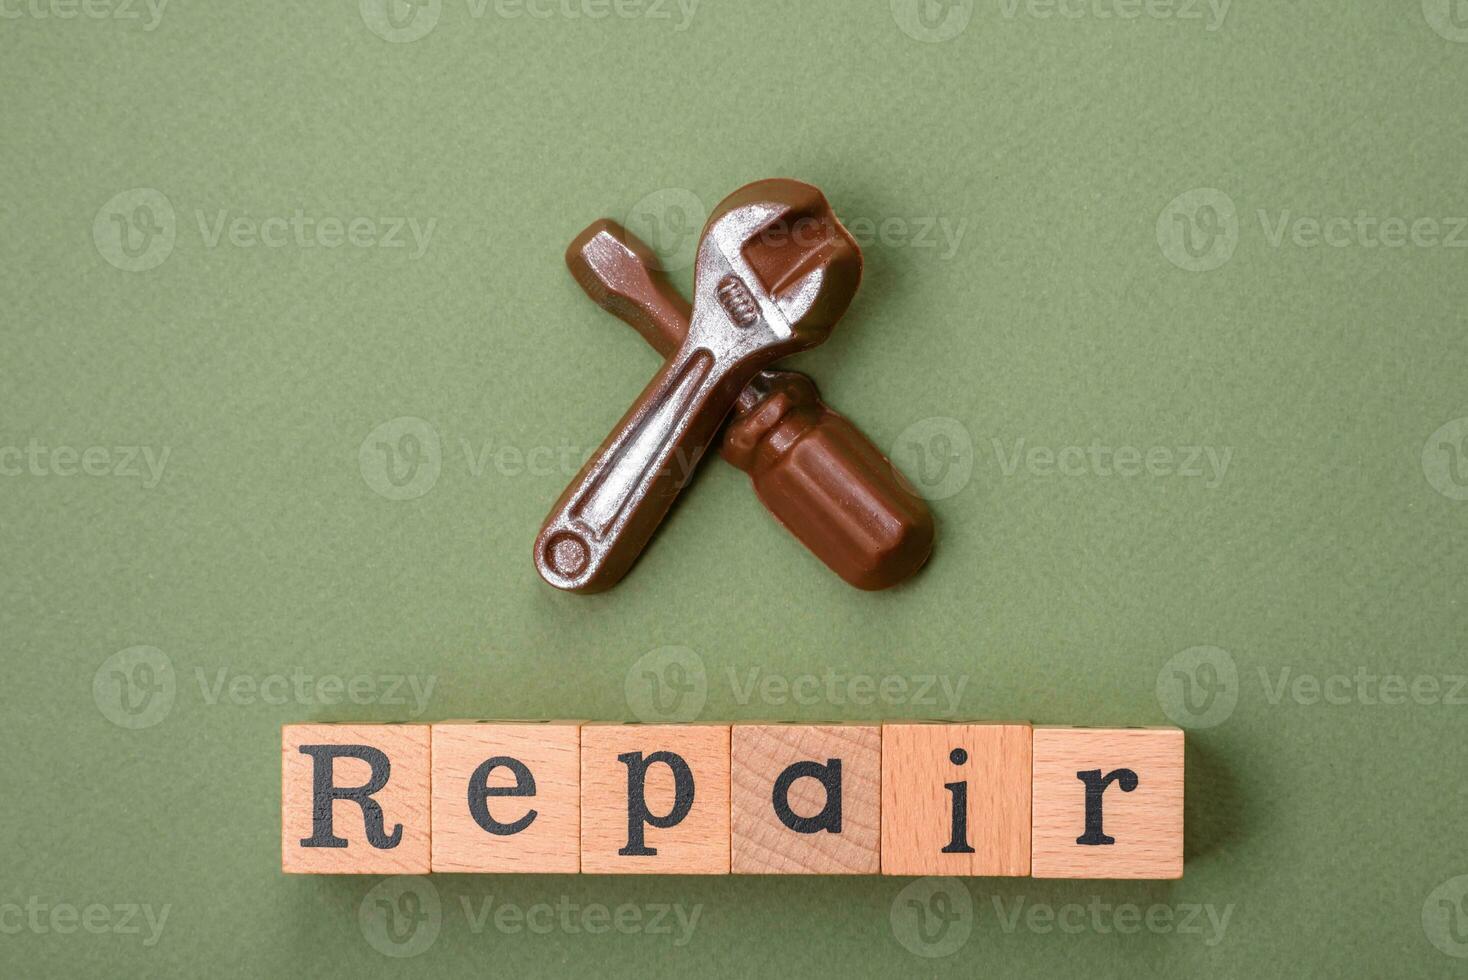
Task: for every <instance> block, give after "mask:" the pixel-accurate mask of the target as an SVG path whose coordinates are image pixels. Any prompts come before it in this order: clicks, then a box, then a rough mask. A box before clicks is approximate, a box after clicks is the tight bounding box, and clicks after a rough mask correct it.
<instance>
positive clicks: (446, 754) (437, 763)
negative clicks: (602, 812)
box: [433, 721, 581, 874]
mask: <svg viewBox="0 0 1468 980" xmlns="http://www.w3.org/2000/svg"><path fill="white" fill-rule="evenodd" d="M433 870H434V871H435V872H458V873H466V874H486V873H507V874H576V873H577V872H578V871H580V870H581V725H580V723H579V722H574V721H556V722H534V721H528V722H496V721H486V722H475V721H454V722H441V723H439V724H435V725H434V726H433Z"/></svg>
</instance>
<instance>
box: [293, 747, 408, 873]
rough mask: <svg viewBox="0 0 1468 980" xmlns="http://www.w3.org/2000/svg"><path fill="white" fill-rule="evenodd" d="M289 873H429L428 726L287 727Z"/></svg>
mask: <svg viewBox="0 0 1468 980" xmlns="http://www.w3.org/2000/svg"><path fill="white" fill-rule="evenodd" d="M280 741H281V767H280V769H281V787H280V805H281V821H280V823H281V841H280V849H281V868H282V869H283V870H284V871H285V872H286V873H287V874H333V875H339V874H383V875H397V874H410V875H411V874H427V873H428V870H429V845H428V837H429V831H430V828H429V822H428V808H429V803H428V779H429V773H428V753H429V734H428V726H427V725H286V726H285V727H284V728H282V729H281V733H280Z"/></svg>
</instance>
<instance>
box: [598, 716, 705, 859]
mask: <svg viewBox="0 0 1468 980" xmlns="http://www.w3.org/2000/svg"><path fill="white" fill-rule="evenodd" d="M581 871H582V873H583V874H665V875H726V874H728V873H729V726H728V725H583V726H582V728H581Z"/></svg>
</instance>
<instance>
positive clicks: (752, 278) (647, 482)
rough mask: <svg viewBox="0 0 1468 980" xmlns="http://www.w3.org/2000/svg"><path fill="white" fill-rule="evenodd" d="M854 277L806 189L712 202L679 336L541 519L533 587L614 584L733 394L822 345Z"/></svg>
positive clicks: (761, 188)
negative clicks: (537, 581) (779, 363)
mask: <svg viewBox="0 0 1468 980" xmlns="http://www.w3.org/2000/svg"><path fill="white" fill-rule="evenodd" d="M860 280H861V251H860V249H859V248H858V247H857V245H856V242H855V241H854V240H853V239H852V237H851V235H850V234H849V233H848V232H847V231H846V229H845V228H843V227H842V226H841V223H840V222H839V221H838V220H837V218H836V216H835V214H834V212H832V210H831V206H830V204H828V203H827V201H826V199H825V197H824V196H823V195H822V194H821V192H820V191H818V190H817V189H816V188H814V187H811V186H810V185H808V184H802V183H800V182H798V181H793V180H764V181H758V182H756V183H753V184H750V185H748V186H747V187H744V188H741V189H740V190H738V191H735V192H734V193H733V194H732V195H730V196H729V197H728V198H726V199H725V200H724V201H723V202H721V203H720V204H719V206H718V207H717V208H715V209H714V212H713V214H712V215H711V216H710V218H709V222H708V224H707V226H705V228H704V232H703V238H702V240H701V241H700V243H699V249H698V259H697V263H696V268H695V286H694V303H693V315H692V319H691V321H690V323H689V327H688V334H687V336H686V337H685V339H684V341H683V343H682V345H681V346H680V347H679V348H678V351H677V352H676V353H675V354H673V355H672V356H671V357H670V358H669V359H668V360H667V362H666V363H665V364H664V365H663V368H662V370H661V371H659V372H658V374H657V376H656V377H655V378H653V380H652V381H651V383H649V384H648V386H647V388H646V389H645V390H644V391H643V393H642V395H641V396H640V397H639V398H638V399H637V401H636V402H635V403H634V404H633V405H632V407H631V408H630V409H629V410H628V411H627V414H626V415H624V416H623V417H622V420H621V421H620V422H618V423H617V425H616V427H615V428H614V429H613V430H612V433H611V435H609V436H608V437H607V439H606V441H605V442H603V443H602V445H601V448H600V449H598V450H597V452H596V453H595V454H594V455H593V456H592V457H591V458H590V459H589V460H588V461H587V463H586V465H585V466H583V467H582V469H581V472H580V473H578V474H577V475H576V478H575V479H574V480H572V481H571V485H570V486H568V487H567V488H566V490H565V492H564V493H562V494H561V497H560V499H559V500H558V501H557V502H556V505H555V507H554V508H553V509H552V510H551V513H550V516H549V517H547V518H546V521H545V524H544V525H543V526H542V528H541V530H540V535H539V536H538V537H537V539H536V542H535V565H536V568H537V569H538V570H539V572H540V575H541V577H542V578H544V579H545V580H546V581H547V582H549V583H550V584H551V585H553V586H555V587H556V588H559V589H565V590H567V591H571V592H600V591H602V590H604V589H608V588H611V587H612V586H613V585H615V584H616V583H617V582H618V581H620V580H621V578H622V577H623V576H624V575H625V574H626V573H627V571H628V569H629V568H631V566H632V563H633V562H634V561H636V559H637V556H638V555H639V554H641V553H642V549H643V548H644V547H646V545H647V542H648V540H649V539H650V538H651V537H652V535H653V532H654V531H655V530H656V529H657V526H658V524H659V523H661V521H662V519H663V517H664V515H665V514H667V512H668V508H669V507H670V506H672V503H673V500H674V499H675V498H676V497H677V495H678V493H679V492H680V491H681V490H682V489H683V487H684V486H686V485H687V483H688V480H689V479H690V477H691V476H692V474H693V470H694V468H695V467H696V466H697V464H698V462H699V461H700V460H701V458H702V456H703V454H704V451H705V450H706V449H707V448H708V446H709V443H710V442H712V440H713V438H714V436H715V435H716V434H717V432H718V429H719V426H720V424H721V423H722V422H723V421H724V419H725V417H726V416H727V415H728V414H729V412H730V410H731V409H732V408H733V407H734V403H735V401H736V400H737V399H738V397H739V394H740V392H741V391H742V390H743V389H744V388H745V386H746V385H748V384H749V382H750V381H752V380H753V379H754V377H755V375H757V374H758V373H759V372H760V371H761V370H762V369H763V368H764V367H766V366H768V365H769V364H771V363H773V362H774V361H776V360H778V359H780V358H782V357H785V356H788V355H790V354H794V353H797V352H799V351H802V350H807V349H809V348H811V347H815V346H817V345H818V344H820V343H821V342H822V341H824V340H825V339H826V337H827V336H829V335H830V332H831V329H832V328H833V327H834V326H835V324H836V321H837V320H839V319H840V318H841V315H842V314H843V313H845V312H846V308H847V306H848V305H849V304H850V302H851V299H852V297H853V296H854V295H855V293H856V289H857V286H858V284H859V283H860Z"/></svg>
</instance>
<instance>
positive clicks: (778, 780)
mask: <svg viewBox="0 0 1468 980" xmlns="http://www.w3.org/2000/svg"><path fill="white" fill-rule="evenodd" d="M730 754H731V758H732V775H731V777H730V778H731V784H732V793H733V799H732V803H731V807H730V810H731V826H732V828H733V834H732V844H731V849H732V853H731V855H730V862H731V866H732V867H731V870H732V871H733V872H734V873H735V874H764V875H773V874H802V875H840V874H848V875H874V874H877V873H878V872H880V871H881V868H882V840H881V836H882V826H881V823H882V822H881V806H882V800H881V796H882V791H881V784H882V728H881V726H880V725H735V726H734V732H733V736H732V746H731V753H730ZM832 787H836V788H837V791H836V792H832Z"/></svg>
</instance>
